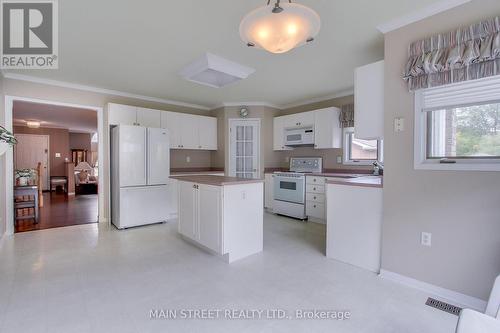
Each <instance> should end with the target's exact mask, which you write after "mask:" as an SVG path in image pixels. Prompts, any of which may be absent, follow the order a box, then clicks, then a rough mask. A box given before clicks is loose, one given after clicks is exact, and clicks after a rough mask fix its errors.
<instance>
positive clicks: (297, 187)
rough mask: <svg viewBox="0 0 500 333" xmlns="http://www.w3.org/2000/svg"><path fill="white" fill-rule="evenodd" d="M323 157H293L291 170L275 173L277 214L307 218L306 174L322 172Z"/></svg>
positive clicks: (274, 209) (275, 207)
mask: <svg viewBox="0 0 500 333" xmlns="http://www.w3.org/2000/svg"><path fill="white" fill-rule="evenodd" d="M322 170H323V159H322V158H321V157H292V158H291V159H290V171H289V172H275V173H274V205H273V211H274V213H276V214H280V215H286V216H290V217H293V218H297V219H301V220H305V219H307V216H306V205H305V203H306V174H307V173H321V172H322Z"/></svg>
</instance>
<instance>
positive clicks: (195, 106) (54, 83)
mask: <svg viewBox="0 0 500 333" xmlns="http://www.w3.org/2000/svg"><path fill="white" fill-rule="evenodd" d="M2 75H3V77H4V78H6V79H10V80H18V81H26V82H33V83H40V84H46V85H51V86H56V87H62V88H70V89H76V90H82V91H89V92H93V93H98V94H104V95H114V96H121V97H126V98H134V99H139V100H143V101H148V102H154V103H161V104H170V105H176V106H182V107H187V108H193V109H201V110H206V111H208V110H211V108H209V107H207V106H205V105H199V104H191V103H184V102H180V101H174V100H170V99H163V98H156V97H151V96H144V95H138V94H132V93H128V92H123V91H119V90H112V89H105V88H98V87H92V86H87V85H82V84H77V83H69V82H63V81H57V80H50V79H42V78H38V77H34V76H28V75H22V74H15V73H5V72H3V73H2Z"/></svg>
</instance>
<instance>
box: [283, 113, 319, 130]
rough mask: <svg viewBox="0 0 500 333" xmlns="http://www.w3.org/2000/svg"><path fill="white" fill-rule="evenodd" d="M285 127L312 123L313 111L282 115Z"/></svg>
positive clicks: (297, 126)
mask: <svg viewBox="0 0 500 333" xmlns="http://www.w3.org/2000/svg"><path fill="white" fill-rule="evenodd" d="M283 119H284V120H283V121H284V127H285V128H299V127H306V126H312V125H314V111H308V112H301V113H294V114H291V115H288V116H283Z"/></svg>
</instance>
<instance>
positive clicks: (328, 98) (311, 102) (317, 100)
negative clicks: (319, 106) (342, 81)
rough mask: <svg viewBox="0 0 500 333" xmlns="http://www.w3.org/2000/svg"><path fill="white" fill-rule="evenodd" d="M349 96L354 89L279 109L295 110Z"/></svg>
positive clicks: (283, 106) (284, 105) (286, 105)
mask: <svg viewBox="0 0 500 333" xmlns="http://www.w3.org/2000/svg"><path fill="white" fill-rule="evenodd" d="M351 95H354V87H353V88H349V89H346V90H342V91H339V92H336V93H333V94H331V95H326V96H322V97H316V98H311V99H308V100H305V101H302V102H296V103H290V104H283V105H281V106H280V107H279V108H280V109H282V110H284V109H291V108H296V107H299V106H304V105H308V104H313V103H319V102H323V101H328V100H330V99H334V98H340V97H346V96H351Z"/></svg>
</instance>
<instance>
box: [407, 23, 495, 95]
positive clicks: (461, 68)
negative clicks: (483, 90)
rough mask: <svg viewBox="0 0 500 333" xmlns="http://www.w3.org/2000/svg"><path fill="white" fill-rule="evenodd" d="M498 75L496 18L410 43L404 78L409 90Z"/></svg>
mask: <svg viewBox="0 0 500 333" xmlns="http://www.w3.org/2000/svg"><path fill="white" fill-rule="evenodd" d="M498 74H500V18H499V17H496V18H493V19H489V20H486V21H482V22H479V23H477V24H474V25H472V26H470V27H464V28H460V29H458V30H455V31H451V32H449V33H445V34H440V35H435V36H432V37H430V38H427V39H424V40H420V41H417V42H414V43H412V44H411V45H410V48H409V59H408V63H407V65H406V69H405V73H404V79H405V80H407V81H408V86H409V89H410V90H411V91H413V90H418V89H422V88H429V87H435V86H441V85H445V84H450V83H455V82H462V81H468V80H475V79H480V78H483V77H488V76H493V75H498Z"/></svg>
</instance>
